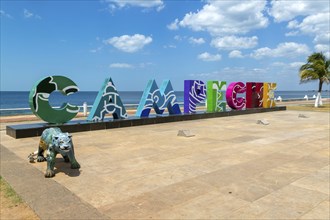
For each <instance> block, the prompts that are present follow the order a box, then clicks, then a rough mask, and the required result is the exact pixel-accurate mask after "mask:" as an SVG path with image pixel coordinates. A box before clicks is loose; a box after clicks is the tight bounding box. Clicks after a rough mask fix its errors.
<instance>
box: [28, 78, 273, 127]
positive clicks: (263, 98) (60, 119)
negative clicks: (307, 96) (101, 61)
mask: <svg viewBox="0 0 330 220" xmlns="http://www.w3.org/2000/svg"><path fill="white" fill-rule="evenodd" d="M275 89H276V83H262V82H247V83H246V84H244V83H242V82H232V83H230V84H229V86H228V88H227V83H226V82H225V81H208V82H207V84H205V83H204V82H203V81H201V80H185V81H184V113H187V114H189V113H195V112H196V104H197V103H201V102H203V101H204V100H205V99H206V103H207V112H221V111H226V103H227V104H228V106H229V107H230V108H232V109H236V110H241V109H243V108H244V107H246V108H271V107H275V101H274V90H275ZM53 91H59V92H61V93H62V94H63V95H70V94H73V93H75V92H78V91H79V88H78V86H77V85H76V84H75V83H74V82H73V81H72V80H71V79H69V78H67V77H65V76H48V77H45V78H44V79H41V80H40V81H38V82H37V83H36V84H35V85H34V86H33V88H32V89H31V91H30V95H29V103H30V107H31V110H32V112H33V113H34V114H35V115H36V116H38V117H39V118H41V119H42V120H44V121H46V122H49V123H55V124H63V123H66V122H68V121H70V120H71V119H73V118H74V117H75V116H76V115H77V114H78V112H79V107H78V106H74V105H71V104H69V103H64V104H63V105H62V106H61V108H60V109H54V108H52V107H51V106H50V104H49V96H50V94H51V93H52V92H53ZM244 93H245V97H244V95H242V94H244ZM238 94H241V96H238ZM152 108H153V109H154V110H155V112H156V113H157V114H163V112H164V111H165V110H166V109H167V110H168V112H169V114H170V115H176V114H182V113H181V110H180V107H179V104H178V103H177V101H176V96H175V94H174V90H173V88H172V84H171V82H170V80H165V81H163V83H162V85H161V87H160V88H159V87H158V85H157V83H156V81H155V80H149V82H148V84H147V86H146V88H145V90H144V92H143V95H142V98H141V100H140V103H139V106H138V108H137V111H136V116H138V117H148V116H149V114H150V110H151V109H152ZM106 114H112V116H113V118H114V119H124V118H127V117H128V115H127V113H126V108H125V106H124V105H123V102H122V101H121V98H120V96H119V93H118V91H117V89H116V87H115V85H114V83H113V81H112V80H111V78H108V79H106V80H105V81H104V83H103V85H102V88H101V89H100V91H99V93H98V95H97V97H96V99H95V101H94V104H93V107H92V109H91V111H90V113H89V115H88V118H87V120H88V121H103V120H104V117H105V115H106Z"/></svg>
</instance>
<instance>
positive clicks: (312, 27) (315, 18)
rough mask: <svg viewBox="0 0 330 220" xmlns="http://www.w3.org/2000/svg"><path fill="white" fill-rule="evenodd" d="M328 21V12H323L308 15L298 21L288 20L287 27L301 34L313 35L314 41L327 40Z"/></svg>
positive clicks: (328, 31) (329, 14) (328, 39)
mask: <svg viewBox="0 0 330 220" xmlns="http://www.w3.org/2000/svg"><path fill="white" fill-rule="evenodd" d="M329 22H330V12H325V13H317V14H314V15H309V16H307V17H305V18H304V19H303V20H302V22H300V23H299V22H298V21H297V20H293V21H290V22H289V23H288V26H287V27H288V28H289V29H294V30H295V31H298V33H301V34H305V35H311V36H315V38H314V41H317V42H320V41H322V42H329V41H330V38H329V33H330V28H329Z"/></svg>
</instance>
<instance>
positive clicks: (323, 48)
mask: <svg viewBox="0 0 330 220" xmlns="http://www.w3.org/2000/svg"><path fill="white" fill-rule="evenodd" d="M314 49H315V50H316V52H322V53H323V54H324V55H325V56H326V57H327V58H328V59H329V58H330V45H329V44H316V45H315V47H314Z"/></svg>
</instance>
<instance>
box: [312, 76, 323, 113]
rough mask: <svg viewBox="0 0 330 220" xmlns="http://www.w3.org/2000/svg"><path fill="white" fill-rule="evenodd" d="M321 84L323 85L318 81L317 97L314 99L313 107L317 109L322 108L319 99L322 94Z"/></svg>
mask: <svg viewBox="0 0 330 220" xmlns="http://www.w3.org/2000/svg"><path fill="white" fill-rule="evenodd" d="M322 84H323V81H322V80H320V81H319V91H318V93H317V96H316V99H315V104H314V106H315V107H316V108H317V107H319V106H322V105H323V103H322V97H321V92H322Z"/></svg>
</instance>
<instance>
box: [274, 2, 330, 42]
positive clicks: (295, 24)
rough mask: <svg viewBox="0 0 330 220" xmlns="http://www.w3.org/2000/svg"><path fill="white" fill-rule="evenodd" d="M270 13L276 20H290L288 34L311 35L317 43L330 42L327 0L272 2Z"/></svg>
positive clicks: (329, 14)
mask: <svg viewBox="0 0 330 220" xmlns="http://www.w3.org/2000/svg"><path fill="white" fill-rule="evenodd" d="M271 6H272V7H271V9H270V11H269V14H270V15H272V16H273V17H274V20H275V21H276V22H284V21H288V24H287V28H288V29H290V30H291V31H290V32H288V33H286V36H296V35H299V34H301V35H309V36H312V37H314V41H313V42H314V43H315V44H329V42H330V27H329V23H330V4H329V1H326V0H318V1H302V0H301V1H287V0H278V1H272V2H271Z"/></svg>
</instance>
